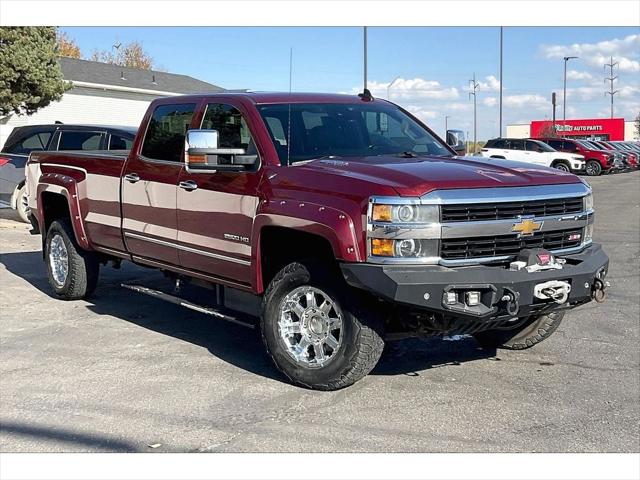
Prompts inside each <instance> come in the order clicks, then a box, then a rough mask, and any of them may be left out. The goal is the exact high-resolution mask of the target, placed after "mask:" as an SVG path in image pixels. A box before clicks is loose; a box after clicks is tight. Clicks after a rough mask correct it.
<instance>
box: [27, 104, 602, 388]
mask: <svg viewBox="0 0 640 480" xmlns="http://www.w3.org/2000/svg"><path fill="white" fill-rule="evenodd" d="M367 93H368V92H365V93H363V94H361V96H357V97H356V96H347V95H323V94H286V93H285V94H278V93H270V94H269V93H233V94H232V93H227V94H213V95H194V96H184V97H169V98H163V99H158V100H155V101H153V102H152V103H151V105H150V106H149V109H148V111H147V113H146V115H145V117H144V119H143V120H142V124H141V126H140V128H139V130H138V134H137V136H136V139H135V141H134V144H133V147H132V149H131V150H130V151H129V152H123V153H122V154H110V153H104V152H103V153H99V152H96V153H94V154H91V153H86V152H85V153H83V154H79V153H72V152H59V153H56V152H38V153H32V154H31V157H30V159H29V163H28V179H27V181H28V192H29V206H30V208H31V218H32V221H33V224H34V227H35V228H34V230H35V231H37V230H39V231H40V232H42V235H43V246H44V259H45V261H46V265H47V272H48V277H49V283H50V286H51V288H52V290H53V291H54V292H55V294H56V295H58V296H59V297H60V298H62V299H65V300H75V299H80V298H84V297H86V296H88V295H90V294H91V293H92V292H93V290H94V289H95V287H96V284H97V280H98V273H99V268H100V265H106V264H109V263H112V264H114V265H119V263H120V262H122V261H123V260H128V261H132V262H135V263H137V264H140V265H145V266H148V267H152V268H155V269H160V270H162V271H163V272H165V273H166V275H167V276H168V277H169V278H171V279H175V284H174V286H171V285H169V286H168V287H169V288H168V289H167V290H163V289H159V288H158V287H155V288H150V287H149V286H145V285H127V288H129V289H131V290H135V291H137V292H140V293H145V294H149V295H152V296H153V297H155V298H157V299H159V300H166V301H170V302H173V303H176V304H179V305H182V306H184V307H187V308H191V309H194V310H197V311H198V312H201V313H204V314H209V315H211V316H213V317H215V318H217V319H225V320H231V321H234V322H239V323H242V324H245V325H248V326H251V327H255V328H258V329H259V330H260V332H261V335H262V339H263V342H264V345H265V347H266V350H267V352H268V353H269V355H270V356H271V358H272V359H273V361H274V363H275V365H276V366H277V368H279V369H280V370H281V371H282V372H283V373H284V374H285V375H286V376H287V377H288V378H290V379H291V380H292V381H293V382H294V383H296V384H298V385H301V386H305V387H308V388H315V389H321V390H334V389H338V388H342V387H345V386H347V385H350V384H352V383H353V382H355V381H357V380H358V379H360V378H362V377H363V376H365V375H366V374H367V373H369V371H371V369H372V368H373V367H374V366H375V365H376V363H377V361H378V359H379V358H380V355H381V353H382V349H383V346H384V340H385V339H389V338H398V337H412V336H413V337H415V336H429V335H452V334H472V335H474V336H475V338H476V339H477V340H478V342H479V343H480V345H482V346H484V347H486V348H491V349H494V348H496V347H504V348H510V349H516V350H519V349H525V348H528V347H531V346H533V345H535V344H537V343H539V342H541V341H543V340H544V339H546V338H548V337H549V336H550V335H551V334H552V333H553V332H554V331H555V330H556V329H557V327H558V325H559V324H560V322H561V321H562V318H563V316H564V313H565V312H566V311H568V310H569V309H572V308H575V307H578V306H580V305H583V304H585V303H588V302H590V301H591V300H593V299H595V300H596V301H604V298H605V290H606V287H607V282H606V280H605V278H606V275H607V273H608V270H609V260H608V257H607V255H606V254H605V252H604V251H603V250H602V248H601V247H600V245H598V244H596V243H593V242H592V236H593V221H594V207H593V197H592V193H591V189H590V187H589V186H588V185H587V184H586V182H583V181H582V180H581V179H580V178H578V177H576V176H575V175H573V174H571V173H565V172H561V171H559V170H556V169H552V168H548V167H544V166H538V165H533V164H527V163H522V162H510V161H507V160H499V159H483V158H478V157H469V158H460V157H457V156H456V155H455V152H454V151H453V150H452V149H451V148H449V147H448V146H447V144H446V143H445V142H444V141H442V140H441V139H439V138H438V137H437V136H436V135H435V134H434V133H433V131H432V130H430V129H429V128H428V127H426V126H425V125H424V124H423V123H421V122H420V121H419V120H418V119H416V118H415V117H413V116H412V115H411V114H410V113H409V112H407V111H406V110H404V109H402V108H400V107H398V106H396V105H394V104H392V103H390V102H387V101H385V100H379V99H374V98H372V97H371V96H370V94H367ZM190 287H194V288H199V289H204V290H203V291H204V292H205V294H204V295H202V296H201V300H199V301H196V299H195V298H194V297H192V296H188V297H187V296H185V295H184V294H183V292H184V291H185V289H187V288H190ZM233 298H235V301H233V302H229V300H232V299H233ZM238 298H242V299H243V300H242V301H241V302H238ZM253 306H255V307H256V308H255V309H252V307H253ZM230 307H233V308H234V311H231V310H230ZM238 307H242V308H243V314H240V313H237V310H238Z"/></svg>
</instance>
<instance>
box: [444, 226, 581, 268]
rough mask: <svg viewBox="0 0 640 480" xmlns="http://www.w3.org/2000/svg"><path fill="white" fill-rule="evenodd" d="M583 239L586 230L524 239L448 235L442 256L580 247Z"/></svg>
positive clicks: (457, 257) (454, 257) (452, 257)
mask: <svg viewBox="0 0 640 480" xmlns="http://www.w3.org/2000/svg"><path fill="white" fill-rule="evenodd" d="M572 236H574V239H573V240H572V239H571V237H572ZM576 236H577V238H576ZM581 241H582V229H577V230H576V229H571V230H556V231H551V232H538V233H534V234H533V235H531V236H528V237H522V238H518V236H517V235H499V236H488V237H473V238H447V239H442V240H441V241H440V256H441V257H442V258H443V259H445V260H464V259H473V258H486V257H502V256H515V255H517V254H518V253H519V252H520V251H521V250H523V249H525V248H545V249H547V250H561V249H564V248H572V247H578V246H580V242H581Z"/></svg>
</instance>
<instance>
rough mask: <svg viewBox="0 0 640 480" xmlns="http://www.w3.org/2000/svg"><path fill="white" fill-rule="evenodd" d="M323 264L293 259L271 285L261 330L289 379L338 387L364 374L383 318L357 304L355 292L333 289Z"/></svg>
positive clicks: (377, 349)
mask: <svg viewBox="0 0 640 480" xmlns="http://www.w3.org/2000/svg"><path fill="white" fill-rule="evenodd" d="M335 284H336V282H335V280H334V281H333V282H332V281H331V279H330V276H329V275H327V274H326V271H325V270H324V269H323V268H321V267H320V268H319V267H315V268H313V267H309V266H305V265H302V264H300V263H297V262H295V263H291V264H289V265H287V266H286V267H285V268H283V269H282V270H280V272H278V274H276V276H275V277H274V279H273V280H272V281H271V283H270V284H269V287H268V288H267V291H266V292H265V295H264V298H263V303H262V305H263V306H262V320H261V331H262V339H263V341H264V344H265V347H266V349H267V352H268V353H269V355H270V356H271V358H272V359H273V361H274V363H275V364H276V366H277V367H278V369H279V370H280V371H281V372H283V373H284V374H285V375H286V376H287V377H288V378H289V379H290V380H291V381H292V382H293V383H295V384H297V385H300V386H303V387H307V388H312V389H316V390H337V389H340V388H343V387H347V386H349V385H351V384H353V383H355V382H356V381H358V380H360V379H361V378H363V377H364V376H366V375H367V374H368V373H369V372H370V371H371V370H372V369H373V367H375V365H376V364H377V363H378V360H379V358H380V355H381V354H382V349H383V347H384V342H383V340H382V332H381V327H380V325H381V322H379V321H378V320H377V315H375V313H374V312H370V311H367V310H368V309H366V310H365V308H363V305H364V304H365V302H364V301H360V302H358V300H357V299H358V298H359V294H358V293H357V292H351V293H352V295H347V294H346V292H347V291H350V290H349V288H348V286H346V285H341V286H340V293H338V291H337V290H334V289H333V288H332V287H333V286H334V285H335Z"/></svg>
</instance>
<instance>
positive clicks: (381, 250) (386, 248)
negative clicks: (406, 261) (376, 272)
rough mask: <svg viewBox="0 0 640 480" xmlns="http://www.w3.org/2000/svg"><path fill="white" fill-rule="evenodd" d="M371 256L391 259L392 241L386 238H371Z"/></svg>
mask: <svg viewBox="0 0 640 480" xmlns="http://www.w3.org/2000/svg"><path fill="white" fill-rule="evenodd" d="M371 254H372V255H377V256H379V257H393V240H390V239H388V238H372V239H371Z"/></svg>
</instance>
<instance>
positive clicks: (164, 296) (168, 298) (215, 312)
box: [120, 283, 255, 328]
mask: <svg viewBox="0 0 640 480" xmlns="http://www.w3.org/2000/svg"><path fill="white" fill-rule="evenodd" d="M120 286H122V287H124V288H127V289H129V290H133V291H134V292H138V293H143V294H144V295H149V296H150V297H154V298H159V299H160V300H164V301H165V302H169V303H173V304H175V305H180V306H181V307H185V308H188V309H190V310H195V311H196V312H200V313H204V314H205V315H210V316H212V317H215V318H218V319H220V320H226V321H227V322H232V323H235V324H237V325H242V326H243V327H248V328H255V325H254V324H252V323H250V322H245V321H243V320H240V319H239V318H237V317H235V316H233V315H229V314H226V313H222V312H221V311H220V309H216V308H212V307H203V306H202V305H198V304H195V303H192V302H189V301H187V300H184V299H183V298H180V297H176V296H175V295H170V294H168V293H164V292H161V291H160V290H154V289H152V288H147V287H143V286H142V285H127V284H126V283H121V284H120Z"/></svg>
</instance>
